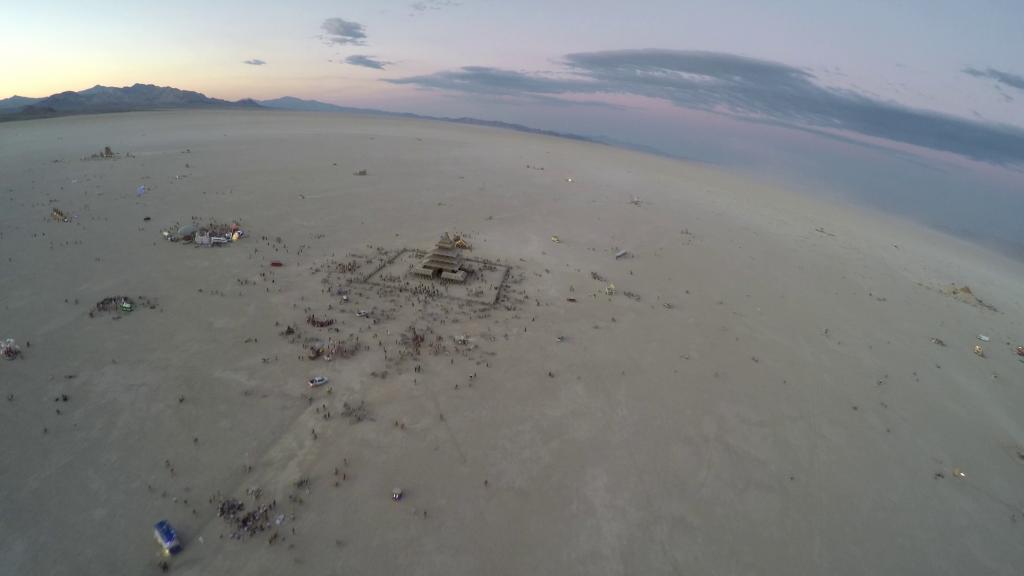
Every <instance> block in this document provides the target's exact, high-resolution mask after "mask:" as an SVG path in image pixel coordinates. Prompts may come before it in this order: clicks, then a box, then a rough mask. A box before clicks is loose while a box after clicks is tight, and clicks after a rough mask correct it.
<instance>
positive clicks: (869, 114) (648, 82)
mask: <svg viewBox="0 0 1024 576" xmlns="http://www.w3.org/2000/svg"><path fill="white" fill-rule="evenodd" d="M563 64H564V66H565V70H564V73H562V74H559V75H555V74H550V73H548V74H541V73H535V72H519V71H513V70H503V69H499V68H488V67H481V66H467V67H463V68H459V69H457V70H446V71H441V72H436V73H434V74H428V75H423V76H412V77H406V78H396V79H388V80H385V81H387V82H391V83H394V84H410V85H414V86H419V87H422V88H431V89H438V90H445V91H454V92H462V93H468V94H477V95H502V96H527V97H529V96H535V97H536V96H540V97H545V98H552V97H557V96H558V95H564V94H629V95H638V96H645V97H651V98H658V99H662V100H667V101H669V102H672V103H673V104H675V105H677V106H680V107H684V108H694V109H700V110H706V111H710V112H715V113H720V114H726V115H730V116H734V117H739V118H746V119H751V120H760V121H772V122H777V123H781V124H785V125H790V126H794V127H812V128H816V129H831V130H842V131H847V132H850V133H856V134H860V135H863V136H870V137H874V138H883V139H887V140H891V141H896V142H903V143H907V144H912V145H915V146H922V147H925V148H930V149H933V150H940V151H945V152H953V153H955V154H960V155H963V156H966V157H968V158H972V159H975V160H982V161H986V162H991V163H994V164H1001V165H1020V166H1024V129H1021V128H1017V127H1012V126H1004V125H995V124H988V123H984V122H979V121H976V120H971V119H966V118H959V117H955V116H950V115H946V114H940V113H937V112H931V111H928V110H922V109H915V108H910V107H907V106H903V105H900V104H896V103H894V102H889V101H884V100H881V99H878V98H875V97H871V96H867V95H865V94H863V93H860V92H855V91H853V90H846V89H839V88H830V87H826V86H823V85H821V84H819V83H818V81H817V78H816V77H815V76H814V75H813V74H811V73H810V72H808V71H807V70H803V69H800V68H795V67H793V66H788V65H786V64H781V63H777V62H770V61H766V60H758V59H754V58H747V57H743V56H736V55H733V54H725V53H718V52H696V51H679V50H614V51H601V52H583V53H576V54H569V55H567V56H565V57H564V60H563Z"/></svg>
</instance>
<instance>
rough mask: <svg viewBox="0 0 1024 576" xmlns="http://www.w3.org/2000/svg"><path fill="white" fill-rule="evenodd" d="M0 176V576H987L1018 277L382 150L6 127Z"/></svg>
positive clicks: (806, 199) (1022, 518)
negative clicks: (438, 265) (170, 545)
mask: <svg viewBox="0 0 1024 576" xmlns="http://www.w3.org/2000/svg"><path fill="white" fill-rule="evenodd" d="M105 147H109V149H110V152H109V154H108V153H106V152H105V150H104V148H105ZM0 174H2V179H0V180H2V181H0V340H4V339H6V338H12V339H13V342H12V343H11V345H10V348H9V350H8V352H6V354H7V355H10V356H11V357H12V359H10V360H5V359H0V392H2V397H0V502H2V503H3V504H2V514H0V573H3V574H54V575H64V574H68V575H70V574H148V573H160V571H161V569H165V570H168V571H170V572H172V573H177V574H194V575H198V574H339V575H340V574H466V575H469V574H930V575H934V574H950V575H953V574H1017V573H1019V570H1020V567H1021V566H1024V419H1022V418H1021V408H1022V407H1024V361H1022V360H1024V357H1022V356H1019V355H1018V353H1017V350H1016V349H1017V347H1018V346H1022V345H1024V325H1022V314H1024V290H1022V286H1024V265H1022V264H1021V263H1020V262H1018V261H1014V260H1010V259H1007V258H1005V257H1002V256H999V255H995V254H992V253H990V252H988V251H985V250H983V249H981V248H978V247H975V246H973V245H971V244H968V243H966V242H964V241H961V240H958V239H955V238H952V237H949V236H945V235H942V234H940V233H938V232H935V231H932V230H929V229H925V228H921V227H917V226H915V225H912V224H908V223H906V222H903V221H900V220H897V219H895V218H893V217H890V216H886V215H884V214H879V213H873V212H868V211H866V210H863V209H860V208H857V207H854V206H845V205H839V204H836V203H832V202H829V201H825V200H823V199H820V198H817V197H815V196H813V195H808V194H798V193H794V192H790V191H787V190H782V189H778V188H774V187H770V186H766V185H763V184H759V183H758V182H755V181H752V180H750V179H749V178H743V177H740V176H737V175H733V174H729V173H726V172H723V171H720V170H717V169H714V168H711V167H706V166H701V165H697V164H690V163H685V162H680V161H676V160H670V159H665V158H659V157H654V156H649V155H644V154H640V153H635V152H630V151H625V150H620V149H615V148H611V147H607V146H603V145H598V144H591V143H586V142H579V141H572V140H565V139H558V138H552V137H547V136H542V135H532V134H523V133H517V132H512V131H504V130H497V129H492V128H485V127H477V126H465V125H455V124H448V123H443V122H430V121H422V120H412V119H396V118H383V117H373V116H359V115H351V114H341V113H312V112H310V113H302V112H277V111H267V110H237V111H231V110H210V111H165V112H145V113H125V114H112V115H92V116H78V117H67V118H56V119H45V120H31V121H25V122H10V123H5V124H2V125H0ZM189 227H192V228H194V230H190V229H189ZM183 229H184V230H183ZM204 229H206V230H212V233H211V234H210V235H209V236H205V237H204V238H206V241H207V242H209V245H201V244H205V242H203V243H200V242H197V241H196V238H197V237H200V236H201V232H202V230H204ZM239 230H241V231H242V233H241V234H238V235H237V238H234V236H235V234H234V233H235V232H237V231H239ZM189 231H191V232H192V234H188V232H189ZM163 232H167V234H166V235H164V234H162V233H163ZM180 232H184V234H179V233H180ZM442 234H449V236H448V240H446V241H445V240H442ZM178 236H182V237H180V238H179V237H178ZM185 236H188V238H185ZM172 237H173V239H175V240H178V241H176V242H172V241H169V240H168V239H169V238H172ZM214 237H216V238H226V239H225V240H224V241H223V242H220V241H219V240H218V241H216V242H215V241H213V240H212V238H214ZM187 240H191V242H188V241H187ZM456 241H461V244H460V245H459V246H458V247H456V246H454V244H455V243H456ZM439 242H448V244H445V245H444V246H443V247H442V248H441V249H440V250H442V251H443V254H441V256H444V258H445V259H446V260H445V262H446V263H450V262H453V261H456V260H457V261H458V262H459V264H460V265H462V266H464V268H463V269H465V270H466V271H467V276H466V278H465V279H464V281H463V282H450V281H447V280H444V281H443V280H441V278H440V277H438V276H430V275H429V274H427V275H421V274H415V273H414V272H413V270H414V269H415V268H416V267H418V266H421V265H422V263H423V262H425V261H427V260H428V257H429V256H430V253H431V251H432V250H435V249H438V248H437V246H438V243H439ZM439 258H440V257H439ZM445 265H446V266H447V265H448V264H445ZM452 273H453V274H456V275H457V274H458V272H452ZM14 347H17V348H16V349H15V348H14ZM317 376H322V377H324V378H326V379H327V382H326V384H324V385H320V386H315V387H311V386H310V385H309V383H308V382H309V380H310V379H312V378H314V377H317ZM162 519H166V520H168V521H169V522H170V523H171V524H173V526H174V527H175V528H176V530H177V532H178V536H179V537H180V540H181V544H182V546H183V550H182V552H181V553H180V554H178V555H176V556H174V557H171V558H166V559H165V558H164V557H163V556H162V555H161V553H160V552H161V551H160V547H159V545H158V544H157V543H156V542H155V541H154V539H153V525H154V523H155V522H157V521H158V520H162Z"/></svg>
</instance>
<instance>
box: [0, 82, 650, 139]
mask: <svg viewBox="0 0 1024 576" xmlns="http://www.w3.org/2000/svg"><path fill="white" fill-rule="evenodd" d="M162 108H270V109H275V110H297V111H304V112H346V113H349V114H362V115H370V116H389V117H395V118H417V119H420V120H440V121H442V122H452V123H455V124H469V125H473V126H489V127H492V128H502V129H505V130H515V131H517V132H527V133H530V134H542V135H544V136H554V137H557V138H568V139H571V140H582V141H585V142H596V143H601V144H608V145H612V146H619V147H625V148H632V149H634V150H641V151H645V152H653V153H658V154H660V153H661V152H660V151H658V150H655V149H651V148H647V147H644V146H639V145H636V144H631V143H626V142H619V141H614V140H612V139H610V138H602V137H598V136H582V135H579V134H567V133H564V132H555V131H552V130H541V129H539V128H531V127H529V126H523V125H522V124H512V123H510V122H501V121H498V120H481V119H479V118H468V117H462V118H448V117H438V116H424V115H421V114H412V113H409V112H389V111H387V110H375V109H373V108H354V107H350V106H338V105H337V104H329V103H327V102H320V101H319V100H304V99H302V98H296V97H294V96H282V97H281V98H274V99H272V100H253V99H251V98H245V99H242V100H238V101H236V102H231V101H228V100H221V99H218V98H210V97H208V96H206V95H204V94H201V93H199V92H193V91H191V90H179V89H178V88H171V87H168V86H153V85H152V84H135V85H133V86H125V87H123V88H114V87H110V86H99V85H97V86H93V87H92V88H87V89H85V90H81V91H78V92H71V91H68V92H60V93H58V94H53V95H51V96H47V97H46V98H26V97H24V96H12V97H10V98H7V99H4V100H0V121H3V120H27V119H30V118H45V117H50V116H65V115H70V114H94V113H99V112H127V111H131V110H155V109H162Z"/></svg>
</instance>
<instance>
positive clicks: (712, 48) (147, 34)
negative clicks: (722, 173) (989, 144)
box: [0, 0, 1024, 126]
mask: <svg viewBox="0 0 1024 576" xmlns="http://www.w3.org/2000/svg"><path fill="white" fill-rule="evenodd" d="M6 4H7V5H6V6H4V7H3V8H2V10H0V13H3V15H4V17H3V18H2V19H0V37H2V42H3V44H4V47H3V51H2V55H0V58H2V60H0V61H2V63H3V64H2V69H3V71H4V74H3V75H2V76H0V97H6V96H10V95H13V94H20V95H24V96H45V95H48V94H51V93H54V92H59V91H63V90H72V89H73V90H80V89H83V88H87V87H89V86H92V85H94V84H104V85H116V86H120V85H128V84H133V83H136V82H142V83H153V84H160V85H171V86H176V87H180V88H187V89H193V90H198V91H201V92H204V93H206V94H208V95H211V96H216V97H221V98H229V99H237V98H243V97H254V98H270V97H276V96H281V95H285V94H288V95H295V96H301V97H307V98H316V99H321V100H325V101H330V102H334V103H341V104H351V105H381V106H385V105H386V106H389V107H396V108H402V107H417V106H422V105H427V106H430V105H433V106H436V107H441V108H443V107H445V106H444V105H443V104H442V103H440V102H443V101H446V100H450V98H444V97H443V96H442V95H441V94H438V93H434V92H430V93H424V92H423V91H422V90H417V89H416V87H415V86H411V85H395V84H389V83H387V82H382V81H381V80H382V79H386V78H392V79H394V78H402V77H408V76H416V75H423V74H429V73H432V72H438V71H443V70H452V69H457V68H459V67H462V66H482V67H491V68H499V69H507V70H514V71H521V72H543V71H547V72H559V71H564V66H562V63H561V61H562V59H563V57H564V56H565V55H566V54H571V53H583V52H595V51H607V50H624V49H641V48H657V49H674V50H687V51H706V52H718V53H725V54H733V55H740V56H747V57H753V58H757V59H761V60H766V61H771V62H777V63H781V64H785V65H789V66H793V67H797V68H800V69H803V70H806V71H808V72H810V73H811V74H813V75H814V77H815V78H816V81H817V82H819V83H821V84H823V85H827V86H832V87H841V88H851V89H855V90H857V91H859V92H863V93H865V94H867V95H872V96H875V97H878V98H880V99H883V100H893V101H896V102H899V103H902V104H906V105H908V106H912V107H921V108H927V109H930V110H935V111H939V112H945V113H949V114H954V115H958V116H964V117H972V118H980V119H984V120H987V121H992V122H1007V123H1012V124H1015V125H1017V126H1024V67H1022V63H1021V59H1020V55H1021V54H1024V34H1022V33H1021V24H1022V23H1024V3H1021V2H1016V1H1014V0H980V1H978V2H956V1H929V0H905V1H901V2H891V1H878V2H822V1H820V0H779V1H773V2H764V1H758V0H746V1H733V2H721V1H715V0H696V1H689V2H685V1H647V2H621V1H619V2H614V1H600V0H598V1H587V2H544V1H534V0H527V1H518V2H499V1H494V0H491V1H488V0H462V1H442V0H421V1H418V2H409V1H406V0H401V1H387V0H373V1H348V2H321V1H310V2H301V3H284V2H261V1H254V2H240V1H220V2H199V1H181V2H167V3H163V2H160V3H157V2H137V1H136V2H121V1H117V0H114V1H109V2H104V3H103V4H102V6H103V8H102V9H99V5H98V4H96V3H92V2H80V1H64V0H50V1H48V2H38V3H30V2H16V3H15V2H10V3H6ZM331 19H340V20H341V21H345V22H349V23H353V24H355V25H356V26H358V27H359V28H358V30H359V31H360V33H361V34H362V35H363V36H361V37H358V38H354V39H352V38H346V37H342V36H334V37H332V36H331V35H330V34H329V32H328V31H327V30H325V28H324V25H325V23H326V22H329V21H331ZM343 42H351V43H343ZM352 56H357V57H369V59H370V60H369V63H371V64H372V63H374V62H377V63H382V64H381V66H383V68H382V69H378V68H371V67H367V66H366V65H365V64H367V62H366V61H365V60H361V59H356V60H355V62H362V63H363V64H364V65H362V66H360V65H354V64H348V63H345V60H346V58H349V57H352ZM254 60H255V61H262V62H265V64H262V65H258V64H257V65H254V64H246V63H244V62H246V61H250V62H251V61H254ZM431 103H432V104H431Z"/></svg>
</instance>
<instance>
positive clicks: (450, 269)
mask: <svg viewBox="0 0 1024 576" xmlns="http://www.w3.org/2000/svg"><path fill="white" fill-rule="evenodd" d="M412 272H413V274H417V275H419V276H428V277H431V278H432V277H434V276H435V275H437V274H440V276H441V279H442V280H448V281H450V282H465V281H466V274H467V271H466V269H465V267H464V266H463V262H462V254H460V253H459V249H458V248H457V247H456V246H455V240H453V239H452V237H451V236H450V235H449V234H448V233H447V232H445V233H444V234H442V235H441V239H440V240H438V241H437V244H436V245H435V246H434V249H433V250H431V251H430V253H428V254H427V256H426V258H424V259H423V260H421V261H420V264H419V266H416V267H414V268H413V269H412Z"/></svg>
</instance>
